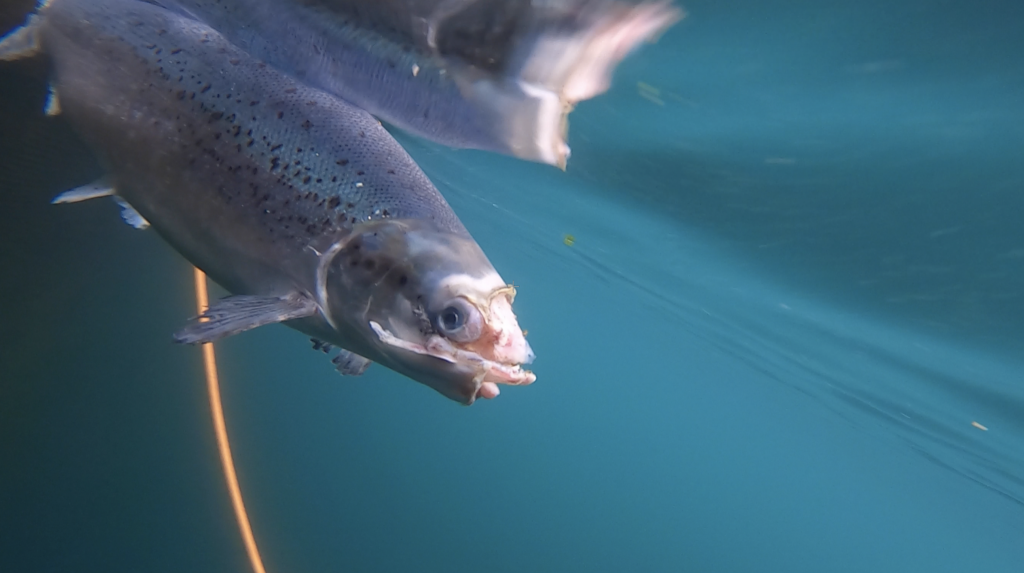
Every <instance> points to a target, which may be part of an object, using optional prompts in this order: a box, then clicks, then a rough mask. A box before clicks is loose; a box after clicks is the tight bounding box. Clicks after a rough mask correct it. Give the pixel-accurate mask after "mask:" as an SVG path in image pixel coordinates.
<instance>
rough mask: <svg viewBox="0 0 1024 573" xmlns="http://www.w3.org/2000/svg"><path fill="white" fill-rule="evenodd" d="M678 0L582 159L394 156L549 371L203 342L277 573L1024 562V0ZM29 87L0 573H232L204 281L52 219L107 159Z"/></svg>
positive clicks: (19, 164) (13, 274) (13, 106)
mask: <svg viewBox="0 0 1024 573" xmlns="http://www.w3.org/2000/svg"><path fill="white" fill-rule="evenodd" d="M684 6H685V7H686V8H687V10H688V12H689V13H690V15H689V17H688V18H687V19H686V20H685V21H684V22H683V23H681V24H680V25H678V26H677V27H676V28H674V29H673V30H672V31H670V32H669V34H667V35H666V36H665V37H664V38H663V39H662V40H661V42H659V43H658V44H657V45H656V46H653V47H650V48H648V49H646V50H645V51H644V52H642V53H641V54H639V55H638V56H636V57H635V58H632V59H631V60H629V61H628V62H627V64H626V65H624V66H623V67H622V68H621V69H620V72H619V74H618V75H617V78H616V86H615V88H614V89H613V90H612V92H611V93H610V94H608V95H606V96H604V97H602V98H600V99H598V100H595V101H592V102H587V103H584V104H582V105H581V106H580V108H579V109H578V110H577V111H576V112H575V113H574V114H573V116H572V133H571V143H572V146H573V158H572V160H571V162H570V167H569V170H568V172H567V173H560V172H558V171H556V170H553V169H551V168H545V167H542V166H536V165H529V164H524V163H522V162H517V161H514V160H511V159H505V158H500V157H495V156H491V155H487V154H483V153H476V152H468V151H459V152H456V151H451V150H447V149H441V148H438V147H435V146H431V145H427V144H423V143H421V142H418V141H412V140H409V139H403V143H405V144H407V146H408V148H409V149H410V151H411V153H412V154H413V155H414V157H416V159H417V160H418V161H420V163H421V165H422V166H423V167H424V169H425V170H426V171H427V173H428V174H429V175H430V176H431V177H432V178H433V179H434V180H435V182H436V183H437V184H438V187H439V188H440V189H441V190H442V192H443V193H445V195H446V197H447V198H448V199H449V201H450V202H451V203H452V205H453V207H454V208H455V210H456V211H457V212H458V214H459V215H460V217H461V218H462V220H463V221H464V222H465V224H466V226H467V227H468V228H469V229H470V230H471V232H472V233H473V234H474V236H475V237H476V238H477V240H478V241H479V243H480V244H481V246H482V247H483V248H484V250H485V251H486V252H487V253H488V254H489V256H490V258H491V259H492V261H493V262H494V264H495V266H496V267H497V268H498V269H499V270H500V271H501V272H502V274H503V276H504V277H505V278H507V279H509V280H513V281H515V283H516V284H517V285H519V295H518V297H517V299H516V303H517V312H518V314H519V317H520V322H521V324H523V326H524V328H527V329H528V330H529V333H530V334H529V339H530V342H531V345H532V346H533V348H534V350H535V351H536V352H537V354H538V359H537V362H536V363H535V365H534V366H535V371H536V372H537V373H538V381H537V382H536V383H535V384H534V385H532V386H530V387H526V388H506V389H504V392H503V393H502V395H501V396H500V397H499V398H498V399H497V400H494V401H493V402H479V403H477V404H475V405H474V406H472V407H470V408H464V407H460V406H457V405H455V404H453V403H451V402H449V401H447V400H445V399H444V398H442V397H440V396H438V395H436V394H435V393H434V392H433V391H431V390H429V389H427V388H425V387H423V386H420V385H418V384H415V383H413V382H410V381H408V380H405V379H403V378H401V377H399V376H397V375H395V374H392V373H390V372H388V371H385V370H384V369H381V368H377V367H374V368H371V369H370V370H369V371H368V372H367V374H366V375H364V376H363V377H362V378H359V379H343V378H340V377H338V376H337V375H336V374H335V373H334V372H333V370H332V369H331V365H330V363H329V361H328V360H327V359H326V358H325V357H324V356H323V355H321V354H318V353H316V352H314V351H312V350H310V349H309V345H308V343H307V342H306V340H305V338H304V337H302V336H301V335H300V334H298V333H295V332H293V331H290V330H288V329H285V328H282V327H268V328H266V329H260V330H257V331H253V332H250V333H246V334H244V335H241V336H239V337H237V338H236V339H231V340H228V341H226V342H225V343H223V344H221V345H219V346H218V353H219V354H218V358H219V363H220V368H221V376H222V387H223V392H224V405H225V412H226V416H227V421H228V430H229V433H230V435H231V438H232V447H233V449H234V453H235V461H236V464H237V468H238V472H239V479H240V481H241V485H242V488H243V492H244V494H245V497H246V503H247V506H248V509H249V513H250V517H251V519H252V521H253V527H254V531H255V535H256V539H257V542H258V543H259V544H260V548H261V551H262V553H263V556H264V559H265V562H266V564H267V567H268V570H269V571H271V572H278V571H296V572H299V571H360V572H363V571H366V572H370V571H381V572H385V571H402V572H407V571H422V572H429V571H445V572H457V571H472V572H479V571H488V572H489V571H495V572H521V571H538V572H539V571H550V572H569V571H582V572H591V571H593V572H604V571H608V572H611V571H615V572H618V571H656V572H661V571H743V572H746V571H750V572H753V571H757V572H761V571H786V572H800V571H807V572H812V571H813V572H818V571H850V572H861V571H872V572H877V571H929V572H933V571H965V570H974V571H986V572H1016V571H1019V570H1020V567H1021V565H1020V564H1021V563H1022V562H1024V445H1022V444H1024V327H1022V326H1021V325H1022V324H1024V298H1022V296H1021V295H1022V293H1024V227H1022V226H1021V224H1020V221H1021V219H1022V215H1024V193H1022V192H1024V164H1022V163H1021V161H1020V159H1019V158H1020V156H1021V150H1022V149H1024V95H1022V94H1024V61H1022V59H1021V56H1020V54H1022V53H1024V45H1022V44H1024V23H1022V22H1024V19H1022V16H1024V9H1022V8H1021V7H1019V6H1017V5H1015V4H1012V3H1008V2H1004V3H998V2H983V3H969V2H965V1H948V2H940V3H905V4H904V5H900V6H897V7H893V6H891V5H889V4H887V3H883V2H849V1H844V2H839V1H833V2H815V3H811V2H789V3H780V2H769V3H763V2H762V3H754V2H745V3H729V4H728V5H723V4H721V3H712V2H698V1H691V2H687V3H686V4H684ZM639 82H642V85H641V84H639ZM652 88H653V89H652ZM654 90H657V91H654ZM44 97H45V81H44V74H43V73H42V71H40V70H37V69H34V68H32V67H31V66H29V65H27V64H19V65H16V66H5V67H0V103H2V108H3V111H2V116H0V162H2V163H0V174H2V175H0V186H2V187H3V194H4V197H5V199H7V201H8V203H7V208H6V209H5V210H4V213H3V215H0V217H2V224H0V263H2V268H3V269H4V270H3V272H2V273H0V281H2V282H0V292H2V293H3V295H4V296H3V302H2V303H0V373H2V374H0V444H2V446H0V456H2V457H0V460H2V461H0V571H4V572H6V571H19V572H20V571H66V570H75V571H93V570H95V571H138V570H144V571H246V570H248V569H247V568H248V563H247V560H246V558H245V554H244V549H243V546H242V544H241V541H240V540H239V537H238V534H237V531H236V529H235V525H234V518H233V515H232V513H231V507H230V502H229V500H228V497H227V492H226V488H225V487H224V485H223V478H222V476H221V473H220V467H219V461H218V458H217V454H216V448H215V444H214V440H213V433H212V427H211V424H210V421H209V414H208V405H207V401H206V391H205V386H204V383H203V381H202V380H201V379H200V376H201V372H202V370H201V363H200V356H199V353H198V352H197V351H196V350H195V349H189V348H181V347H176V346H174V345H173V344H172V343H171V342H170V333H171V332H173V331H174V330H175V329H176V328H178V327H179V326H180V325H181V324H182V322H183V321H184V320H185V319H186V318H187V317H188V316H191V314H192V310H193V305H194V303H193V300H192V292H191V284H192V283H191V280H192V279H191V270H190V268H189V266H188V265H187V264H186V263H185V262H184V261H183V260H182V259H181V258H180V257H179V256H178V255H176V254H175V253H174V252H173V251H171V250H170V249H169V248H168V247H167V246H165V245H164V244H163V243H161V242H160V240H159V238H157V237H156V236H155V235H154V234H152V233H145V232H138V231H134V230H133V229H131V228H129V227H127V226H126V225H124V224H122V223H121V222H120V219H119V217H118V214H117V210H116V208H115V207H114V206H113V205H110V204H107V203H105V202H102V201H100V202H94V203H92V204H90V203H83V204H78V205H69V206H61V207H53V206H50V205H48V204H47V201H48V200H49V199H50V198H51V197H52V196H53V195H54V194H56V193H57V192H60V191H62V190H64V189H66V188H69V187H73V186H75V185H77V184H80V183H83V182H85V181H87V180H90V178H92V177H95V176H96V175H97V174H98V171H97V168H96V166H95V165H94V164H93V163H92V161H91V159H90V158H89V155H88V153H87V152H86V151H85V150H84V149H83V148H82V147H81V145H80V144H78V143H77V141H76V140H75V139H74V137H73V136H72V135H71V134H70V132H69V131H68V130H67V129H66V127H63V126H62V125H61V124H60V122H59V121H53V120H50V121H44V120H43V119H41V118H38V117H37V116H38V113H39V112H38V110H39V109H40V108H41V105H42V101H43V99H44ZM566 235H572V236H573V237H574V238H575V242H574V243H573V244H572V246H568V245H566V244H565V242H564V238H565V236H566ZM972 422H977V423H978V424H979V425H981V426H983V427H985V428H987V430H982V429H979V428H978V427H976V426H974V425H972Z"/></svg>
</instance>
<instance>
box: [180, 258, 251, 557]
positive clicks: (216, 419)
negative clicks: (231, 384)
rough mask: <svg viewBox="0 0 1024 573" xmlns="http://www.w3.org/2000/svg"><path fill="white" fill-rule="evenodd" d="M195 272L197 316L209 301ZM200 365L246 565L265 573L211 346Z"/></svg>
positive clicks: (198, 272) (200, 275) (200, 274)
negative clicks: (246, 555) (240, 484)
mask: <svg viewBox="0 0 1024 573" xmlns="http://www.w3.org/2000/svg"><path fill="white" fill-rule="evenodd" d="M195 271H196V272H195V279H196V306H197V307H198V308H199V314H202V313H203V312H204V311H205V310H206V309H207V308H208V307H209V306H210V298H209V295H208V294H207V291H206V275H205V274H204V273H203V271H201V270H199V269H195ZM203 364H204V365H205V367H206V387H207V389H208V390H209V394H210V409H211V410H212V411H213V428H214V430H215V431H216V433H217V448H218V449H219V450H220V462H221V465H223V466H224V479H225V480H227V482H228V491H229V492H230V493H231V505H233V506H234V508H235V519H237V520H238V529H239V531H240V532H241V534H242V541H244V542H245V550H246V552H248V553H249V561H250V562H252V568H253V570H254V571H255V572H256V573H266V570H265V569H264V568H263V561H262V560H261V559H260V552H259V549H257V547H256V539H255V538H254V537H253V536H252V527H251V526H250V525H249V516H248V515H247V514H246V513H245V504H244V503H243V502H242V490H241V489H239V487H238V476H237V475H235V462H234V461H232V459H231V445H230V444H228V431H227V428H226V427H225V425H224V410H223V409H222V408H221V403H220V383H219V382H218V381H217V362H216V360H215V357H214V354H213V344H204V345H203Z"/></svg>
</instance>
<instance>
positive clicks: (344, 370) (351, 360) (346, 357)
mask: <svg viewBox="0 0 1024 573" xmlns="http://www.w3.org/2000/svg"><path fill="white" fill-rule="evenodd" d="M331 362H332V363H334V366H335V370H337V371H338V372H340V373H341V375H342V376H359V375H360V374H362V373H363V372H366V369H367V368H369V367H370V364H372V362H371V361H370V360H369V359H368V358H363V357H362V356H360V355H358V354H356V353H355V352H352V351H350V350H345V349H344V348H342V349H339V350H338V355H337V356H335V357H334V358H332V359H331Z"/></svg>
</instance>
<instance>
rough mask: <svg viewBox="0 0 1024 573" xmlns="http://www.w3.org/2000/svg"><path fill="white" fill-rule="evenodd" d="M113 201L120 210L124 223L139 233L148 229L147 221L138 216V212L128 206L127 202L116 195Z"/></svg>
mask: <svg viewBox="0 0 1024 573" xmlns="http://www.w3.org/2000/svg"><path fill="white" fill-rule="evenodd" d="M114 201H115V202H116V203H117V205H118V207H120V208H121V218H122V219H124V222H125V223H128V224H129V225H131V226H132V227H135V228H136V229H138V230H140V231H142V230H144V229H148V228H149V221H147V220H146V218H145V217H143V216H142V215H140V214H139V212H138V211H136V210H135V208H134V207H132V206H131V205H129V204H128V202H127V201H125V200H124V199H122V198H120V197H118V196H117V195H115V196H114Z"/></svg>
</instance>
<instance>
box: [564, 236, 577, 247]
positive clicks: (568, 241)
mask: <svg viewBox="0 0 1024 573" xmlns="http://www.w3.org/2000/svg"><path fill="white" fill-rule="evenodd" d="M562 242H563V243H565V246H566V247H571V246H573V245H575V244H576V237H573V236H572V235H566V236H565V237H564V238H563V239H562Z"/></svg>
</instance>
